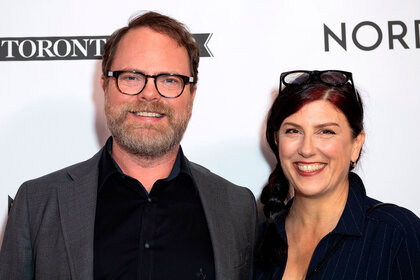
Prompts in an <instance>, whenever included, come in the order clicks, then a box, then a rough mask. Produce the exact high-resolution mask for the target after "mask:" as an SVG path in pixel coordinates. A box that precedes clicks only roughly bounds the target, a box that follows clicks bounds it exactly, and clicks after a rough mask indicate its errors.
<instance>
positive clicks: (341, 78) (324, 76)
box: [283, 71, 348, 85]
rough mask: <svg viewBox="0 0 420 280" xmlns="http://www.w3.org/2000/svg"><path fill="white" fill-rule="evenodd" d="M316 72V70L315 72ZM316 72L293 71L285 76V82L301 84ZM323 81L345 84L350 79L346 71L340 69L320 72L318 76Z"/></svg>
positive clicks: (330, 83) (331, 83)
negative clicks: (339, 70)
mask: <svg viewBox="0 0 420 280" xmlns="http://www.w3.org/2000/svg"><path fill="white" fill-rule="evenodd" d="M315 73H316V72H315ZM315 73H311V72H303V71H302V72H292V73H289V74H287V75H286V76H285V77H284V80H283V81H284V83H285V84H289V85H300V84H303V83H305V82H307V81H309V80H310V79H311V78H312V75H315ZM318 78H319V79H320V80H321V81H322V82H323V83H326V84H329V85H344V84H345V83H346V82H347V81H348V77H347V75H346V74H345V73H342V72H338V71H325V72H320V73H319V77H318Z"/></svg>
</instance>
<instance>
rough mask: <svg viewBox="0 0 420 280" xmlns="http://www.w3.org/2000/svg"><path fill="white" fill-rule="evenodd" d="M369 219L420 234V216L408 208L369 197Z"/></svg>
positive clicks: (402, 230)
mask: <svg viewBox="0 0 420 280" xmlns="http://www.w3.org/2000/svg"><path fill="white" fill-rule="evenodd" d="M367 206H368V208H367V210H366V216H367V219H369V220H371V221H375V222H377V223H380V224H384V225H386V226H389V227H391V228H395V229H396V230H398V231H401V232H402V233H403V234H407V233H408V232H413V231H414V232H416V234H417V235H419V236H420V218H419V217H418V216H417V215H416V214H414V213H413V212H412V211H410V210H409V209H407V208H404V207H401V206H398V205H396V204H393V203H382V202H378V201H377V200H374V199H372V198H369V197H368V198H367Z"/></svg>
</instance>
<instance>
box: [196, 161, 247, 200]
mask: <svg viewBox="0 0 420 280" xmlns="http://www.w3.org/2000/svg"><path fill="white" fill-rule="evenodd" d="M189 164H190V168H191V171H192V172H193V174H194V175H196V176H200V177H202V178H204V179H206V180H209V181H211V182H212V183H216V184H218V185H219V186H223V187H224V188H225V189H226V190H227V191H228V192H234V193H236V192H240V193H247V194H248V195H251V196H252V198H253V199H254V200H255V197H254V195H253V193H252V192H251V190H250V189H248V188H247V187H243V186H239V185H236V184H234V183H232V182H230V181H229V180H227V179H225V178H223V177H221V176H220V175H217V174H215V173H213V172H212V171H210V170H209V169H207V168H206V167H204V166H202V165H200V164H197V163H195V162H189Z"/></svg>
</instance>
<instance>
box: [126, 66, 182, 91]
mask: <svg viewBox="0 0 420 280" xmlns="http://www.w3.org/2000/svg"><path fill="white" fill-rule="evenodd" d="M146 83H147V78H146V76H145V75H143V74H141V73H133V72H124V73H121V74H120V75H119V76H118V86H119V88H120V90H121V91H122V92H123V93H125V94H138V93H139V92H141V91H142V90H143V89H144V87H145V86H146ZM155 86H156V89H157V90H158V92H159V93H160V94H161V95H163V96H167V97H174V96H178V95H179V94H180V93H181V92H182V91H183V89H184V81H183V79H182V78H181V77H178V76H173V75H158V76H157V77H156V80H155Z"/></svg>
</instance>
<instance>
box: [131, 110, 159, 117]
mask: <svg viewBox="0 0 420 280" xmlns="http://www.w3.org/2000/svg"><path fill="white" fill-rule="evenodd" d="M130 113H132V114H134V115H136V116H138V117H149V118H162V117H163V116H165V115H164V114H161V113H156V112H145V111H140V112H137V111H132V112H130Z"/></svg>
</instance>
